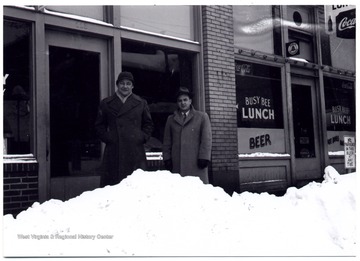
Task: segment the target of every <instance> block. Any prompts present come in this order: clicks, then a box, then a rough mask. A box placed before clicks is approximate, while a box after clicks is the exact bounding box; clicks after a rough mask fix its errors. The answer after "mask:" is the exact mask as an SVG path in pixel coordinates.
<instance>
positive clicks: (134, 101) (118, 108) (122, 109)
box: [107, 93, 142, 117]
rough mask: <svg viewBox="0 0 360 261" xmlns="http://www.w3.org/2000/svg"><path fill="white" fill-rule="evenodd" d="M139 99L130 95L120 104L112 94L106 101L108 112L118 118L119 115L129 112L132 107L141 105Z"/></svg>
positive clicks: (117, 98) (134, 95) (118, 99)
mask: <svg viewBox="0 0 360 261" xmlns="http://www.w3.org/2000/svg"><path fill="white" fill-rule="evenodd" d="M141 101H142V100H141V98H140V97H139V96H137V95H136V94H131V95H130V96H129V97H128V98H127V100H126V102H125V103H122V101H121V100H120V98H119V97H118V96H117V94H116V93H114V94H113V95H112V96H111V97H110V99H109V100H108V101H107V103H108V106H109V109H110V111H111V112H112V113H113V114H114V115H116V116H117V117H120V116H121V115H123V114H125V113H126V112H128V111H130V110H131V109H133V108H134V107H136V106H138V105H139V104H140V103H141Z"/></svg>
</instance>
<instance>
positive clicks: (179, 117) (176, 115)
mask: <svg viewBox="0 0 360 261" xmlns="http://www.w3.org/2000/svg"><path fill="white" fill-rule="evenodd" d="M194 110H195V109H194V107H193V106H192V105H191V107H190V111H189V114H188V116H187V117H186V119H185V122H184V121H183V115H182V113H181V112H180V110H176V111H175V112H174V120H175V121H176V122H177V123H179V124H180V125H186V124H187V123H188V122H189V121H190V120H191V119H192V117H194Z"/></svg>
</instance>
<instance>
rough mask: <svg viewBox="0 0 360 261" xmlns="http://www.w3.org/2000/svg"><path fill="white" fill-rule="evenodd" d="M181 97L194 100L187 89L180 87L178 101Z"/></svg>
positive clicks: (177, 95)
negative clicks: (185, 96)
mask: <svg viewBox="0 0 360 261" xmlns="http://www.w3.org/2000/svg"><path fill="white" fill-rule="evenodd" d="M180 95H187V96H189V98H190V99H192V93H191V92H190V91H189V89H188V88H186V87H180V88H179V90H178V92H177V93H176V96H175V97H176V99H177V98H179V96H180Z"/></svg>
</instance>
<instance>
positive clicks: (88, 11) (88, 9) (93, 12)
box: [46, 5, 105, 21]
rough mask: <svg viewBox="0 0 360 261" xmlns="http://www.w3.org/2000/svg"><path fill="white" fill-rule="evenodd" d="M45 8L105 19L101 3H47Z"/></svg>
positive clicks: (100, 19)
mask: <svg viewBox="0 0 360 261" xmlns="http://www.w3.org/2000/svg"><path fill="white" fill-rule="evenodd" d="M46 9H47V10H50V11H55V12H61V13H64V14H74V15H79V16H84V17H89V18H94V19H96V20H99V21H105V17H104V13H105V12H104V6H101V5H98V6H96V5H80V6H79V5H78V6H76V5H71V6H64V5H47V6H46Z"/></svg>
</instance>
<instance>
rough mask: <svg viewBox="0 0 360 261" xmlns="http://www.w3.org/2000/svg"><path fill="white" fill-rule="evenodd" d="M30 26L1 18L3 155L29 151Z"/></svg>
mask: <svg viewBox="0 0 360 261" xmlns="http://www.w3.org/2000/svg"><path fill="white" fill-rule="evenodd" d="M30 33H31V25H30V24H27V23H24V22H18V21H9V20H5V21H4V35H3V36H4V37H3V38H4V40H3V41H4V58H3V59H4V60H3V66H4V72H3V73H4V85H3V98H4V104H3V106H4V115H3V117H4V118H3V124H4V125H3V126H4V133H3V136H4V148H3V152H4V154H28V153H30V139H31V124H30V122H31V121H30V119H31V113H32V112H31V103H32V97H31V77H30V74H31V69H30V55H31V51H30V50H31V48H30V47H31V44H30V40H31V37H30Z"/></svg>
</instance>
